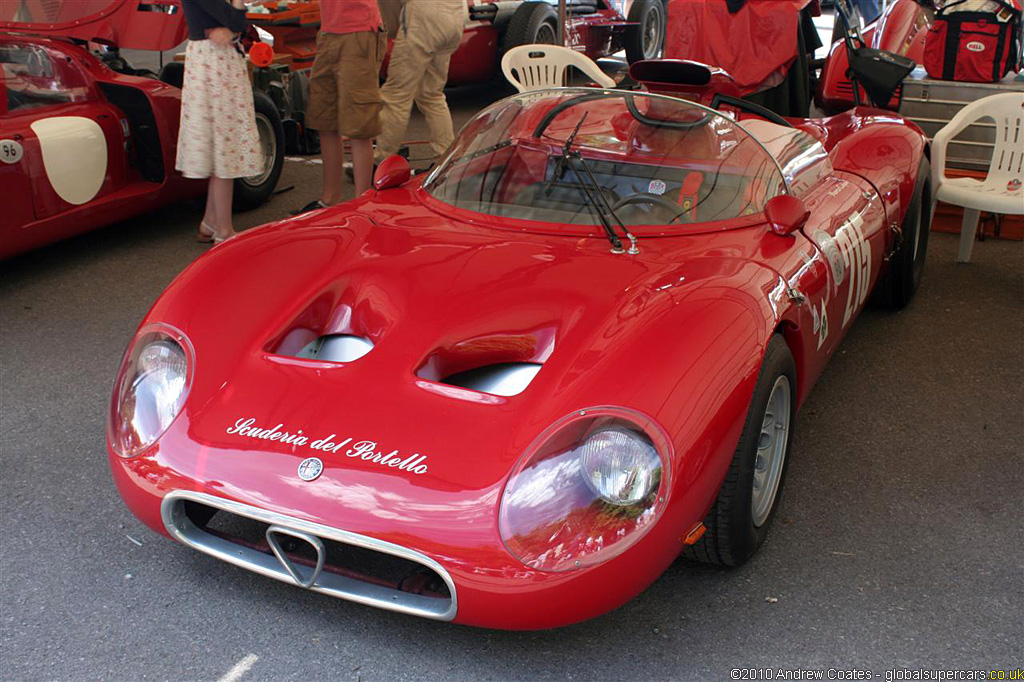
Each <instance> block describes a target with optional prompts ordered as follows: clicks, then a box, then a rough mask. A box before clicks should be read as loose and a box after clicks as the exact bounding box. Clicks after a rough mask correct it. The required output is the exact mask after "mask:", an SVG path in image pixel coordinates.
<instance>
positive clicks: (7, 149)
mask: <svg viewBox="0 0 1024 682" xmlns="http://www.w3.org/2000/svg"><path fill="white" fill-rule="evenodd" d="M23 154H24V150H23V149H22V147H21V145H20V144H19V143H17V142H15V141H14V140H0V161H3V162H4V163H18V162H19V161H21V157H22V155H23Z"/></svg>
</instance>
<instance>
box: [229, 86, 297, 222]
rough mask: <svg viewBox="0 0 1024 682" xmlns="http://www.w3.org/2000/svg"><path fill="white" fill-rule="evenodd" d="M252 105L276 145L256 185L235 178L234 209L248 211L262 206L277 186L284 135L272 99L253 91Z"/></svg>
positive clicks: (282, 156) (282, 164)
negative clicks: (269, 162)
mask: <svg viewBox="0 0 1024 682" xmlns="http://www.w3.org/2000/svg"><path fill="white" fill-rule="evenodd" d="M253 106H255V107H256V116H257V117H259V116H263V117H264V118H265V119H266V121H267V122H268V123H269V124H270V127H271V128H272V129H273V131H274V137H275V138H276V140H277V145H276V147H275V149H274V162H273V165H272V166H271V170H270V173H269V174H268V175H267V177H266V178H265V179H264V180H263V181H262V182H260V183H259V184H258V185H253V184H250V183H248V182H246V181H245V180H244V179H243V178H237V179H236V180H235V188H234V208H235V210H236V211H249V210H251V209H254V208H256V207H258V206H262V205H263V204H265V203H266V202H267V200H268V199H270V195H271V194H273V193H274V188H275V187H277V181H278V180H279V179H280V178H281V169H282V168H283V167H284V155H285V143H286V141H285V137H284V125H283V124H282V123H281V114H280V113H279V112H278V110H277V107H276V106H274V102H273V100H271V99H270V97H268V96H267V95H266V94H264V93H262V92H255V93H253Z"/></svg>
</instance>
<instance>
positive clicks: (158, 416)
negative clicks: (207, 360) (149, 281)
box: [107, 325, 194, 457]
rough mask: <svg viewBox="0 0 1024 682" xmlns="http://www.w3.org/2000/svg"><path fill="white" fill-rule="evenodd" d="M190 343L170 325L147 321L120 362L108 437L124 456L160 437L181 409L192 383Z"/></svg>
mask: <svg viewBox="0 0 1024 682" xmlns="http://www.w3.org/2000/svg"><path fill="white" fill-rule="evenodd" d="M193 355H194V354H193V351H192V345H191V344H190V343H189V341H188V338H187V337H186V336H185V335H184V334H182V333H181V332H179V331H178V330H177V329H174V328H173V327H170V326H168V325H150V326H147V327H146V328H145V329H143V330H142V332H140V333H139V335H138V336H137V337H136V339H135V341H134V342H133V343H132V345H131V347H130V348H129V349H128V352H127V354H126V355H125V358H124V361H123V362H122V363H121V370H120V372H118V375H117V381H116V383H115V384H114V396H113V399H112V401H111V405H110V420H109V423H108V427H107V432H108V437H109V439H110V443H111V445H112V446H113V448H114V451H115V452H116V453H117V454H118V455H120V456H121V457H133V456H135V455H138V454H139V453H141V452H142V451H143V450H145V449H146V448H148V447H149V446H150V445H152V444H153V443H155V442H156V440H157V439H158V438H160V436H162V435H163V434H164V432H165V431H166V430H167V428H168V427H169V426H170V425H171V422H173V421H174V419H175V417H177V416H178V413H179V412H181V408H182V406H183V405H184V404H185V398H186V397H187V396H188V391H189V389H190V388H191V386H192V367H193V365H194V362H193Z"/></svg>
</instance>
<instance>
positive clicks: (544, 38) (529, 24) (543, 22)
mask: <svg viewBox="0 0 1024 682" xmlns="http://www.w3.org/2000/svg"><path fill="white" fill-rule="evenodd" d="M535 44H541V45H557V44H558V14H557V13H556V12H555V10H554V8H552V7H551V5H550V4H548V3H547V2H524V3H523V4H521V5H519V7H517V8H516V11H515V13H514V14H513V15H512V18H511V19H509V21H508V27H507V28H506V29H505V41H504V49H505V50H506V51H507V50H510V49H512V48H513V47H519V46H520V45H535Z"/></svg>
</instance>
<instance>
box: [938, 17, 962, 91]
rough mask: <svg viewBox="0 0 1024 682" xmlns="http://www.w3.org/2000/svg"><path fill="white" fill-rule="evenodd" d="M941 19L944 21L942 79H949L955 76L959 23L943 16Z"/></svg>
mask: <svg viewBox="0 0 1024 682" xmlns="http://www.w3.org/2000/svg"><path fill="white" fill-rule="evenodd" d="M943 21H945V22H946V44H945V46H944V48H945V49H944V51H943V54H942V80H944V81H951V80H954V77H955V76H956V57H957V53H958V52H959V49H960V30H961V25H960V22H959V21H950V20H949V19H946V18H943Z"/></svg>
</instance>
